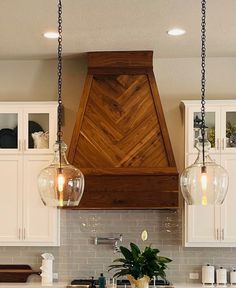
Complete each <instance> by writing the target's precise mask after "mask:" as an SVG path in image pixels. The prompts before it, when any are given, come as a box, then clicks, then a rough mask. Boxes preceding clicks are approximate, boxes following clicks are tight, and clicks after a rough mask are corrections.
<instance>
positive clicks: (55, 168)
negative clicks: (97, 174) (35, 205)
mask: <svg viewBox="0 0 236 288" xmlns="http://www.w3.org/2000/svg"><path fill="white" fill-rule="evenodd" d="M66 148H67V146H66V144H65V143H64V142H62V143H61V155H60V150H59V144H58V143H56V144H55V146H54V151H55V156H54V160H53V162H52V163H51V164H50V165H49V166H48V167H46V168H44V169H43V170H42V171H41V172H40V174H39V177H38V188H39V192H40V196H41V199H42V201H43V203H44V204H45V205H47V206H53V207H63V206H78V205H79V202H80V199H81V197H82V195H83V191H84V176H83V174H82V172H81V171H80V170H79V169H78V168H76V167H74V166H72V165H71V164H69V163H68V161H67V159H66V154H65V152H66Z"/></svg>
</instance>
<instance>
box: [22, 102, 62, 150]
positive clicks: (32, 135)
mask: <svg viewBox="0 0 236 288" xmlns="http://www.w3.org/2000/svg"><path fill="white" fill-rule="evenodd" d="M23 122H24V124H23V126H24V152H25V153H30V154H32V153H44V154H45V153H52V152H53V145H54V143H55V139H56V133H57V131H56V126H57V120H56V106H55V104H53V105H52V106H50V105H45V104H44V105H42V106H40V105H38V107H27V108H24V121H23Z"/></svg>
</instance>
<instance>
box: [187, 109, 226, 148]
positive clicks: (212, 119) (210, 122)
mask: <svg viewBox="0 0 236 288" xmlns="http://www.w3.org/2000/svg"><path fill="white" fill-rule="evenodd" d="M189 113H190V114H189V117H188V119H190V121H189V123H188V125H189V130H188V131H191V132H190V135H189V136H190V137H188V139H187V141H188V143H187V147H188V153H194V152H197V149H196V148H195V146H196V144H197V142H198V139H199V138H201V130H200V128H201V123H202V117H201V112H200V109H199V110H197V109H196V108H195V107H191V108H190V109H189ZM219 119H220V110H219V109H218V108H217V107H210V108H208V109H207V111H206V116H205V125H206V137H207V139H208V140H209V142H210V144H211V151H212V152H216V151H217V150H219V145H220V135H219V134H220V133H219V123H220V120H219Z"/></svg>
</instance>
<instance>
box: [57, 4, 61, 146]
mask: <svg viewBox="0 0 236 288" xmlns="http://www.w3.org/2000/svg"><path fill="white" fill-rule="evenodd" d="M58 34H59V35H58V47H57V61H58V62H57V76H58V86H57V89H58V90H57V93H58V99H57V101H58V107H57V109H58V111H57V113H58V119H57V121H58V123H57V141H58V142H59V143H60V142H61V140H62V129H61V126H62V96H61V94H62V3H61V0H58Z"/></svg>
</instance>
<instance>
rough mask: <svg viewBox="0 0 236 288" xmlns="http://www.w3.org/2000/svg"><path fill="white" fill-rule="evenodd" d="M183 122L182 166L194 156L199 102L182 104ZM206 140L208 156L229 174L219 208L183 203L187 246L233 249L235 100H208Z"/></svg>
mask: <svg viewBox="0 0 236 288" xmlns="http://www.w3.org/2000/svg"><path fill="white" fill-rule="evenodd" d="M182 106H183V108H184V118H185V119H184V121H185V166H186V167H187V166H189V165H191V164H192V163H193V162H194V161H195V159H196V157H197V149H196V148H195V147H194V145H195V143H196V140H197V137H198V136H199V127H198V124H199V119H201V113H200V103H199V101H183V102H182ZM206 126H207V127H208V129H207V137H208V140H209V141H210V143H211V151H210V157H211V158H212V159H213V160H214V161H215V162H216V163H218V164H220V165H221V166H223V167H224V168H225V169H226V170H227V171H228V173H229V188H228V193H227V196H226V199H225V201H224V203H223V205H221V206H213V205H212V206H210V205H209V206H206V207H202V206H195V205H192V206H187V205H186V204H185V229H184V232H185V235H184V244H185V246H187V247H228V246H230V247H236V227H235V220H234V219H235V216H236V212H235V205H234V204H235V203H236V193H235V187H236V178H235V170H236V155H235V152H236V149H235V148H236V101H234V100H225V101H221V100H218V101H217V100H215V101H211V100H208V101H207V105H206Z"/></svg>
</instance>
